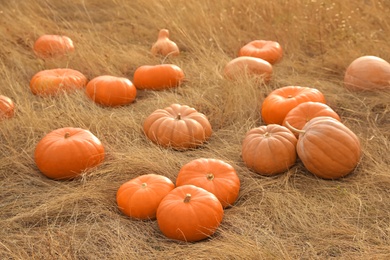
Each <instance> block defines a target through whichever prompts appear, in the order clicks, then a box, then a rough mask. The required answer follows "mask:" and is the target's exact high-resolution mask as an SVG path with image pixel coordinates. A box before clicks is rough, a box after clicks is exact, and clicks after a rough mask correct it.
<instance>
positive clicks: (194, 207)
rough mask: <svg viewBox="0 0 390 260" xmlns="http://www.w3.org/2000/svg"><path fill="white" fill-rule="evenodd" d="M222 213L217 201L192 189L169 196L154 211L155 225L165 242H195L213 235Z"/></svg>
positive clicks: (189, 186) (186, 187) (209, 195)
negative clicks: (155, 212) (169, 240)
mask: <svg viewBox="0 0 390 260" xmlns="http://www.w3.org/2000/svg"><path fill="white" fill-rule="evenodd" d="M223 215H224V211H223V208H222V205H221V203H220V202H219V200H218V199H217V197H216V196H215V195H214V194H212V193H211V192H208V191H206V190H205V189H202V188H200V187H196V186H194V185H183V186H180V187H176V188H175V189H173V190H172V191H171V192H169V193H168V194H167V195H166V196H165V197H164V198H163V199H162V201H161V202H160V205H159V206H158V208H157V223H158V226H159V228H160V230H161V232H162V233H163V234H164V235H165V236H166V237H168V238H170V239H174V240H179V241H186V242H196V241H200V240H203V239H206V238H208V237H210V236H211V235H213V234H214V233H215V231H216V230H217V229H218V227H219V226H220V224H221V222H222V219H223Z"/></svg>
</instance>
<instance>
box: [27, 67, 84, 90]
mask: <svg viewBox="0 0 390 260" xmlns="http://www.w3.org/2000/svg"><path fill="white" fill-rule="evenodd" d="M87 81H88V80H87V78H86V77H85V76H84V74H82V73H81V72H79V71H77V70H73V69H49V70H42V71H40V72H38V73H36V74H35V75H34V76H33V77H32V78H31V80H30V89H31V92H32V93H33V94H35V95H39V96H53V95H57V94H60V93H62V92H72V91H74V90H77V89H81V88H83V87H84V86H85V85H86V84H87Z"/></svg>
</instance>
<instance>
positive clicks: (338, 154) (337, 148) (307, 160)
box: [297, 116, 361, 179]
mask: <svg viewBox="0 0 390 260" xmlns="http://www.w3.org/2000/svg"><path fill="white" fill-rule="evenodd" d="M297 153H298V156H299V158H300V159H301V161H302V163H303V164H304V166H305V167H306V169H308V170H309V171H310V172H311V173H313V174H314V175H316V176H318V177H321V178H324V179H338V178H341V177H344V176H346V175H347V174H349V173H351V172H352V171H353V170H354V169H355V167H356V166H357V164H358V163H359V161H360V158H361V147H360V141H359V139H358V137H357V136H356V134H355V133H353V132H352V131H351V130H350V129H349V128H348V127H347V126H345V125H344V124H343V123H341V122H340V121H338V120H336V119H334V118H332V117H323V116H321V117H316V118H313V119H312V120H310V121H309V122H308V123H307V124H306V125H305V127H304V128H303V129H302V132H301V133H300V134H299V138H298V143H297Z"/></svg>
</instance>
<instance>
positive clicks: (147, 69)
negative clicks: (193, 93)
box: [133, 64, 185, 90]
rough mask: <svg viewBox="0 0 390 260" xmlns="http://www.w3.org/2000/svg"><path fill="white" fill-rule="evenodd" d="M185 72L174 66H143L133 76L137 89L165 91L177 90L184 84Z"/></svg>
mask: <svg viewBox="0 0 390 260" xmlns="http://www.w3.org/2000/svg"><path fill="white" fill-rule="evenodd" d="M184 79H185V76H184V72H183V70H182V69H181V68H180V67H179V66H177V65H174V64H159V65H142V66H140V67H138V68H137V69H136V70H135V72H134V75H133V83H134V85H135V86H136V88H137V89H143V90H165V89H170V88H175V87H178V86H180V85H181V83H183V82H184Z"/></svg>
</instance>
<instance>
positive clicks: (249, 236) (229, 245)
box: [0, 0, 390, 260]
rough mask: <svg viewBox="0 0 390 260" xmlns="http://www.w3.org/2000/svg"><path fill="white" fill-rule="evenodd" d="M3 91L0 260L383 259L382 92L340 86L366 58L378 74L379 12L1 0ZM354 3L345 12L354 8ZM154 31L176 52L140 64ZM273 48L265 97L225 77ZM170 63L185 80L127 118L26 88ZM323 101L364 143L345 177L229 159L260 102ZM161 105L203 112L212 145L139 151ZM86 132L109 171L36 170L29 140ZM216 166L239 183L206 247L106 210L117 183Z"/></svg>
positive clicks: (310, 2) (386, 243)
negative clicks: (53, 53) (68, 46)
mask: <svg viewBox="0 0 390 260" xmlns="http://www.w3.org/2000/svg"><path fill="white" fill-rule="evenodd" d="M1 2H2V4H1V7H0V37H1V43H2V48H1V49H0V62H1V70H0V94H2V95H6V96H8V97H10V98H11V99H12V100H13V101H14V102H15V104H16V106H17V110H16V114H15V117H14V118H12V119H9V120H4V121H2V122H0V185H1V188H0V209H1V210H0V258H1V259H365V260H366V259H389V258H390V193H389V189H390V167H389V165H390V157H389V151H390V113H389V111H390V93H388V92H374V93H360V92H350V91H347V90H346V89H345V88H344V86H343V77H344V72H345V69H346V68H347V66H348V65H349V64H350V63H351V62H352V61H353V60H354V59H356V58H358V57H360V56H363V55H375V56H378V57H381V58H383V59H385V60H387V61H390V46H389V42H390V34H389V31H390V23H389V19H388V17H389V16H388V13H389V12H390V3H389V1H385V0H379V1H363V0H362V1H360V0H359V1H328V0H323V1H319V0H317V1H316V0H291V1H284V0H283V1H282V0H275V1H259V0H256V1H253V0H241V1H234V0H225V1H222V0H216V1H206V0H200V1H180V0H166V1H152V0H150V1H141V0H129V1H128V0H106V1H102V0H68V1H60V0H52V1H49V0H37V1H27V0H20V1H4V0H3V1H1ZM351 2H353V3H351ZM161 28H166V29H168V30H169V31H170V38H171V39H172V40H173V41H175V42H176V43H177V44H178V46H179V48H180V50H181V54H180V55H179V56H177V57H168V58H167V59H163V58H161V57H155V56H153V55H151V53H150V48H151V46H152V44H153V43H154V42H155V41H156V39H157V34H158V31H159V30H160V29H161ZM43 34H60V35H67V36H69V37H70V38H71V39H72V40H73V41H74V44H75V48H76V51H75V52H74V53H72V54H71V55H69V56H67V57H66V58H63V59H54V60H50V61H44V60H42V59H39V58H37V57H36V56H35V54H34V52H33V51H32V46H33V44H34V41H35V40H36V39H37V38H38V37H39V36H40V35H43ZM256 39H266V40H274V41H277V42H279V43H280V44H281V46H282V47H283V50H284V57H283V60H282V61H281V62H280V63H278V64H276V65H274V68H273V70H274V71H273V72H274V73H273V77H272V80H271V81H270V82H269V83H268V84H266V85H265V84H259V83H258V81H256V80H254V79H253V78H250V77H242V78H240V79H239V80H236V81H229V80H226V79H224V77H223V74H222V71H223V68H224V66H225V64H226V63H227V62H228V61H230V60H231V59H232V58H234V57H236V56H237V52H238V50H239V48H240V47H241V46H243V45H244V44H246V43H247V42H249V41H252V40H256ZM162 62H164V63H174V64H176V65H178V66H179V67H181V68H182V69H183V71H184V73H185V75H186V82H185V83H184V84H183V85H182V86H180V87H179V88H176V89H171V90H166V91H142V90H139V91H138V92H137V98H136V101H135V102H134V103H132V104H129V105H127V106H123V107H118V108H107V107H102V106H98V105H96V104H95V103H93V102H91V100H89V99H88V98H87V97H86V95H85V93H84V91H82V90H80V91H77V92H75V93H71V94H64V95H61V96H58V97H47V98H43V97H39V96H35V95H33V94H32V93H31V91H30V89H29V81H30V79H31V77H32V76H33V75H34V74H35V73H37V72H38V71H41V70H43V69H50V68H57V67H67V68H72V69H76V70H79V71H80V72H82V73H84V75H86V76H87V77H88V78H89V79H92V78H94V77H97V76H100V75H114V76H122V77H127V78H129V79H130V80H132V76H133V73H134V71H135V69H136V68H137V67H139V66H141V65H145V64H159V63H162ZM288 85H297V86H307V87H314V88H317V89H319V90H320V91H321V92H322V93H323V94H324V95H325V97H326V99H327V102H328V104H329V105H330V106H331V107H332V108H333V109H334V110H335V111H336V112H337V113H338V114H339V115H340V117H341V119H342V122H343V123H344V124H345V125H346V126H348V127H349V128H350V129H352V130H353V131H354V133H355V134H356V135H357V136H358V137H359V139H360V141H361V146H362V150H363V156H362V159H361V161H360V163H359V164H358V166H357V168H356V169H355V170H354V172H353V173H351V174H350V175H348V176H346V177H345V178H343V179H340V180H333V181H330V180H323V179H320V178H317V177H315V176H314V175H313V174H311V173H310V172H308V171H307V170H306V169H305V168H304V167H303V165H302V163H301V162H300V161H299V160H298V161H297V163H296V164H295V165H294V166H293V167H292V168H290V169H289V170H288V171H286V172H284V173H282V174H279V175H276V176H273V177H265V176H261V175H259V174H256V173H254V172H252V171H250V170H249V169H248V168H247V167H246V166H245V164H244V163H243V161H242V158H241V154H240V153H241V143H242V140H243V138H244V136H245V133H246V132H247V131H248V130H249V129H251V128H253V127H257V126H260V125H262V124H263V123H262V119H261V116H260V108H261V104H262V100H263V99H264V98H265V97H266V96H267V94H268V93H269V92H270V91H272V90H273V89H276V88H279V87H283V86H288ZM172 103H179V104H185V105H189V106H191V107H194V108H195V109H197V110H198V111H199V112H202V113H204V114H205V115H206V116H207V117H208V119H209V121H210V123H211V125H212V127H213V131H214V132H213V135H212V136H211V138H210V140H209V141H208V142H207V144H205V145H204V146H203V147H202V148H199V149H195V150H189V151H182V152H179V151H175V150H172V149H165V148H160V147H158V146H157V145H155V144H153V143H151V142H150V141H149V140H148V139H147V138H146V137H145V136H144V134H143V132H142V122H143V120H144V119H145V118H146V117H147V116H148V115H149V114H150V113H151V112H153V111H154V110H156V109H158V108H164V107H167V106H169V105H170V104H172ZM66 126H71V127H81V128H85V129H89V130H90V131H91V132H92V133H94V134H95V135H96V136H97V137H98V138H99V139H100V140H101V141H102V143H103V144H104V147H105V150H106V159H105V161H104V162H103V164H101V165H100V166H98V167H97V168H95V169H93V170H91V171H89V172H86V173H85V174H83V175H82V177H80V178H77V179H75V180H72V181H55V180H51V179H49V178H47V177H45V176H44V175H43V174H42V173H40V171H39V170H38V168H37V167H36V165H35V163H34V157H33V155H34V150H35V146H36V144H37V143H38V141H39V140H40V139H41V138H42V137H43V136H44V135H45V134H47V133H48V132H50V131H52V130H54V129H57V128H61V127H66ZM201 157H205V158H217V159H222V160H224V161H226V162H228V163H230V164H231V165H232V166H233V167H234V168H235V169H236V171H237V173H238V175H239V177H240V181H241V190H240V194H239V197H238V199H237V201H236V203H235V205H234V206H233V207H231V208H228V209H226V210H225V215H224V219H223V221H222V224H221V226H220V227H219V228H218V230H217V231H216V233H215V234H214V235H213V236H212V237H211V238H209V239H206V240H203V241H200V242H196V243H179V242H176V241H173V240H169V239H167V238H166V237H165V236H164V235H163V234H162V233H161V232H160V230H159V228H158V225H157V222H156V221H138V220H133V219H130V218H128V217H126V216H125V215H123V214H122V213H121V212H120V211H119V210H118V208H117V205H116V200H115V194H116V191H117V190H118V188H119V186H120V185H121V184H122V183H124V182H126V181H128V180H130V179H132V178H134V177H136V176H139V175H142V174H148V173H155V174H161V175H164V176H167V177H169V178H170V179H171V180H172V181H175V178H176V175H177V173H178V171H179V170H180V168H181V166H182V165H184V164H186V163H187V162H189V161H191V160H193V159H196V158H201Z"/></svg>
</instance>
